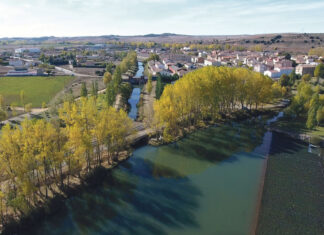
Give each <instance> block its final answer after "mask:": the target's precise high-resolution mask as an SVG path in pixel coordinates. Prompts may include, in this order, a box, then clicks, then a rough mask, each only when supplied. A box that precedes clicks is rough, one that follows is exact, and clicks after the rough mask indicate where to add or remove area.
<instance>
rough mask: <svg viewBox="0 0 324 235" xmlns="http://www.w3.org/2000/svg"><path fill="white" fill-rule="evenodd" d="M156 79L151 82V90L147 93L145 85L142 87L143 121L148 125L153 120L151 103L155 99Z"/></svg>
mask: <svg viewBox="0 0 324 235" xmlns="http://www.w3.org/2000/svg"><path fill="white" fill-rule="evenodd" d="M155 89H156V81H153V82H152V91H151V93H150V94H149V93H148V92H147V89H146V86H145V87H144V88H143V122H144V123H145V125H146V126H149V125H150V123H151V122H152V120H153V115H154V110H153V104H154V101H155Z"/></svg>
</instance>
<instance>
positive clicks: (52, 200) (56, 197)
mask: <svg viewBox="0 0 324 235" xmlns="http://www.w3.org/2000/svg"><path fill="white" fill-rule="evenodd" d="M131 155H132V151H129V150H128V151H122V152H120V153H118V154H117V156H116V157H114V158H113V159H110V158H111V156H109V155H108V154H107V153H106V154H103V156H102V164H101V165H100V166H99V167H95V168H93V169H91V171H90V172H87V170H86V166H84V168H83V171H82V172H81V174H80V175H79V176H75V175H74V176H70V177H69V179H68V177H67V175H66V174H64V175H65V176H66V177H65V178H64V181H67V180H69V182H70V184H69V186H68V187H65V188H64V189H59V188H58V186H57V185H56V184H53V185H52V186H51V187H50V188H51V190H50V191H49V192H48V198H46V199H42V198H39V201H38V205H37V207H35V208H32V209H31V211H30V213H29V214H28V215H26V216H22V217H17V216H15V215H13V214H8V215H4V217H5V218H6V219H5V220H6V223H5V225H4V226H2V227H1V234H8V235H11V234H21V233H23V234H26V231H28V229H29V228H30V227H32V226H35V225H37V222H38V221H40V220H42V219H43V218H44V217H47V216H50V215H53V214H55V213H56V212H57V211H58V210H60V208H62V206H63V205H64V203H65V201H66V200H67V199H69V198H71V197H73V196H76V195H78V194H79V193H80V192H81V191H82V190H84V189H86V188H91V187H94V186H95V185H97V184H98V183H99V182H100V178H101V177H100V174H102V173H103V172H104V171H106V172H107V171H111V170H113V169H114V168H115V167H116V166H118V165H119V164H120V163H122V162H124V161H126V160H127V159H128V158H129V157H130V156H131ZM109 159H110V160H109ZM43 191H45V189H43Z"/></svg>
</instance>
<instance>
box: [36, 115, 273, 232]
mask: <svg viewBox="0 0 324 235" xmlns="http://www.w3.org/2000/svg"><path fill="white" fill-rule="evenodd" d="M264 123H266V120H258V121H256V122H254V121H250V122H246V123H241V124H238V123H233V124H228V125H222V126H215V127H211V128H209V129H206V130H200V131H197V132H195V133H193V134H191V135H189V136H188V137H186V138H184V139H182V140H180V141H178V142H177V143H175V144H170V145H167V146H161V147H152V146H145V147H141V148H139V149H137V150H136V151H135V152H134V154H133V156H132V157H131V158H130V159H129V160H127V161H126V162H124V163H122V164H120V165H119V166H118V167H117V168H115V169H114V170H112V171H105V172H106V173H105V174H104V175H103V176H102V177H100V179H101V181H100V182H97V185H96V186H94V187H92V188H91V189H87V190H84V191H83V192H82V193H81V194H79V195H77V196H74V197H72V198H70V199H68V200H67V201H66V202H65V206H64V207H63V208H62V209H61V210H59V211H58V212H57V213H56V214H55V215H53V216H50V217H48V218H46V219H45V220H44V221H43V222H39V223H38V224H37V227H36V228H35V230H34V231H33V232H32V233H33V234H114V235H115V234H141V235H142V234H155V235H156V234H181V235H182V234H186V235H187V234H192V235H196V234H249V233H250V231H251V225H252V223H253V218H254V213H255V209H256V201H257V197H258V191H259V185H260V179H261V175H262V170H263V165H264V161H265V159H266V156H267V155H268V153H269V150H270V147H271V142H272V133H271V132H269V131H266V130H265V128H264V127H263V124H264Z"/></svg>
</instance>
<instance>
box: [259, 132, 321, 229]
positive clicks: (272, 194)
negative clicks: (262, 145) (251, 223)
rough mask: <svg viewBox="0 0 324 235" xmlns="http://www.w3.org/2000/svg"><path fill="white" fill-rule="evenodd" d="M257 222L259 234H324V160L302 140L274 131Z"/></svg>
mask: <svg viewBox="0 0 324 235" xmlns="http://www.w3.org/2000/svg"><path fill="white" fill-rule="evenodd" d="M274 135H275V136H274V137H275V139H274V140H273V141H274V142H273V143H272V147H274V148H275V149H276V150H274V152H273V153H272V154H271V155H270V156H269V160H268V167H267V172H266V177H265V184H264V190H263V197H262V205H261V210H260V216H259V221H258V229H257V234H258V235H268V234H269V235H273V234H287V235H288V234H292V235H296V234H301V235H306V234H310V235H320V234H324V176H323V174H322V166H321V165H320V162H321V159H320V157H319V156H318V155H317V154H312V153H308V151H307V146H306V145H305V144H303V143H302V142H300V141H295V140H292V139H290V138H282V137H280V135H279V134H274Z"/></svg>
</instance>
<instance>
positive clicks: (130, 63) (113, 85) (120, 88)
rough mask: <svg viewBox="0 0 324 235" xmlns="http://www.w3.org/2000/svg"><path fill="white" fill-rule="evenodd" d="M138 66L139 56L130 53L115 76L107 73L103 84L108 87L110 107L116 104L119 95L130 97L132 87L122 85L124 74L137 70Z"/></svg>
mask: <svg viewBox="0 0 324 235" xmlns="http://www.w3.org/2000/svg"><path fill="white" fill-rule="evenodd" d="M137 65H138V62H137V54H136V52H135V51H130V52H129V53H128V54H127V56H126V57H125V58H124V59H123V60H122V62H121V63H120V64H119V65H118V66H117V67H116V69H115V70H114V72H113V74H111V72H110V71H106V72H105V74H104V77H103V82H104V84H105V85H106V100H107V103H108V105H110V106H112V105H113V104H114V102H115V100H116V96H117V94H118V93H121V94H122V95H123V97H127V95H128V96H129V91H130V87H129V85H125V84H122V74H123V73H125V72H127V71H128V70H130V69H132V68H137ZM107 69H108V68H107ZM134 70H136V69H134ZM125 99H126V98H125Z"/></svg>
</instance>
